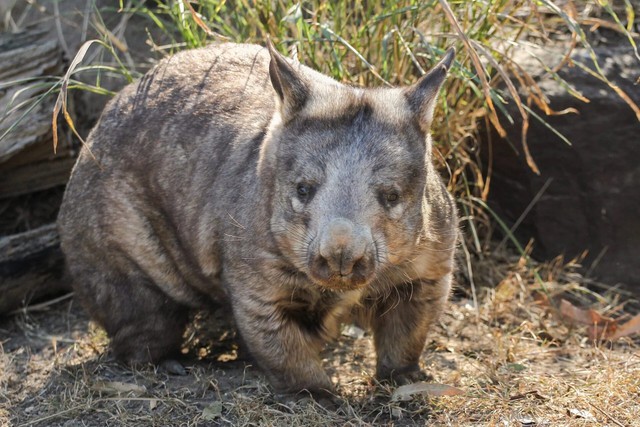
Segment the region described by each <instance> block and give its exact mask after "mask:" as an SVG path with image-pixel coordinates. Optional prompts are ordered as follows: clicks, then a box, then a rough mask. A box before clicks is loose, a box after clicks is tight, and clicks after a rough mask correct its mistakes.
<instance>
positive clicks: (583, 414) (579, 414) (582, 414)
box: [567, 408, 597, 422]
mask: <svg viewBox="0 0 640 427" xmlns="http://www.w3.org/2000/svg"><path fill="white" fill-rule="evenodd" d="M567 413H568V414H569V415H570V416H572V417H574V418H583V419H584V420H585V421H589V422H595V421H597V420H596V417H594V416H593V415H592V414H591V412H589V411H585V410H582V409H575V408H572V409H567Z"/></svg>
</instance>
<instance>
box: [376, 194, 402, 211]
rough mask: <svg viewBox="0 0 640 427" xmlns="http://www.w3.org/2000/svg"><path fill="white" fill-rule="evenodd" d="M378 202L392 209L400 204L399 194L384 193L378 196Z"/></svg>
mask: <svg viewBox="0 0 640 427" xmlns="http://www.w3.org/2000/svg"><path fill="white" fill-rule="evenodd" d="M380 201H381V202H382V204H383V205H384V206H385V207H388V208H392V207H394V206H395V205H397V204H398V203H399V202H400V194H398V192H397V191H393V190H392V191H385V192H382V193H381V194H380Z"/></svg>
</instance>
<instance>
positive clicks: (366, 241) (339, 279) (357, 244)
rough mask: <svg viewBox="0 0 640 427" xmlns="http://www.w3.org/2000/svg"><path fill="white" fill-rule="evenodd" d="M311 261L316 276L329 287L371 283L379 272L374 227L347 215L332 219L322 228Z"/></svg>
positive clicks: (346, 287)
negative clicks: (376, 263) (352, 219)
mask: <svg viewBox="0 0 640 427" xmlns="http://www.w3.org/2000/svg"><path fill="white" fill-rule="evenodd" d="M309 263H310V265H309V269H310V271H311V276H312V278H314V279H316V281H319V282H321V283H322V284H323V285H325V286H328V287H331V288H344V289H350V288H355V287H358V286H361V285H364V284H366V283H368V282H369V281H370V280H371V278H372V277H373V274H374V271H375V244H374V242H373V237H372V236H371V230H370V229H369V228H368V227H363V226H359V225H356V224H354V223H353V222H351V221H349V220H348V219H345V218H336V219H333V220H331V221H330V222H329V223H328V224H327V225H326V226H325V227H323V228H322V229H321V230H320V233H319V244H318V246H317V248H316V250H315V251H314V252H313V253H311V256H310V259H309Z"/></svg>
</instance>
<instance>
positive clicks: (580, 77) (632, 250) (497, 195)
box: [481, 43, 640, 294]
mask: <svg viewBox="0 0 640 427" xmlns="http://www.w3.org/2000/svg"><path fill="white" fill-rule="evenodd" d="M595 52H596V55H597V57H598V61H599V63H600V64H601V66H602V69H603V71H604V74H605V75H606V76H607V78H608V79H610V80H611V81H612V82H614V83H616V84H617V85H618V86H619V87H620V88H621V89H622V90H623V91H624V92H625V93H626V94H627V95H629V97H630V98H632V99H633V100H634V101H635V102H636V103H637V104H640V86H639V85H638V84H636V82H637V79H638V78H639V76H640V60H638V59H637V58H636V57H635V56H634V55H633V51H632V48H631V47H629V46H628V44H626V45H625V44H624V43H620V45H618V46H617V47H598V48H595ZM536 55H539V56H540V57H541V58H542V59H543V61H544V62H545V63H546V64H548V65H549V66H550V67H553V66H555V65H556V64H558V63H560V62H561V60H562V57H563V52H562V51H560V50H559V49H556V50H554V49H544V50H543V49H539V50H538V51H537V52H536ZM572 58H574V59H575V60H579V61H581V62H583V63H585V64H590V60H589V58H588V52H587V51H586V50H584V49H578V50H576V51H574V53H573V54H572ZM518 64H519V65H521V66H522V67H523V68H524V69H526V70H527V71H528V72H529V73H530V74H532V75H533V76H535V77H537V81H538V82H539V84H540V86H541V87H542V89H543V91H544V92H545V93H546V95H547V96H548V98H549V101H550V106H551V108H552V109H554V110H556V111H559V110H563V109H565V108H575V109H576V110H578V112H579V113H578V114H567V115H560V116H550V117H545V120H546V121H547V122H548V123H549V124H550V125H552V126H553V127H554V128H555V129H557V130H558V131H559V132H560V133H562V134H563V135H565V136H566V137H567V139H568V140H569V141H571V142H572V145H571V146H569V145H567V144H566V143H564V142H563V141H562V140H561V139H560V138H559V137H558V136H557V135H555V134H554V133H553V132H551V131H550V130H549V129H548V128H546V127H545V126H544V125H542V124H540V123H539V122H537V121H534V120H533V119H532V121H531V126H530V131H529V134H528V143H529V148H530V150H531V153H532V156H533V158H534V160H535V162H536V163H537V165H538V167H539V168H540V175H536V174H534V173H533V172H532V171H531V170H530V169H529V168H528V167H527V165H526V162H525V160H524V156H523V155H522V153H517V152H516V150H518V151H521V150H520V147H521V143H520V124H519V123H517V124H516V125H514V126H511V127H509V128H508V129H507V131H508V136H507V140H508V141H509V142H510V143H507V141H505V140H500V139H499V138H498V137H497V136H496V135H495V134H494V135H493V141H494V142H493V144H492V151H493V173H492V178H491V191H490V194H489V198H490V200H489V202H490V205H491V206H493V208H494V209H495V210H497V211H498V213H499V214H500V215H501V216H502V217H503V218H504V219H506V220H507V222H508V223H510V224H513V223H514V222H515V221H516V220H517V219H518V218H519V217H520V215H521V214H522V213H523V212H524V211H525V209H526V208H527V206H528V205H529V204H530V202H531V201H532V200H533V199H534V198H535V196H536V194H537V193H538V192H539V190H540V189H541V188H542V187H543V186H544V185H545V183H547V182H548V181H550V182H549V185H548V188H547V189H546V191H545V192H544V193H543V194H542V196H541V197H540V199H539V200H538V201H537V203H536V204H535V206H534V207H533V209H532V210H531V211H530V213H529V214H528V215H527V216H526V217H525V219H524V220H523V222H522V224H521V225H520V226H519V227H518V229H517V233H516V234H517V235H518V236H519V238H520V239H521V241H525V242H526V241H527V240H528V239H530V238H533V239H535V246H534V248H535V249H534V253H533V255H534V257H536V258H542V259H551V258H554V257H556V256H557V255H564V256H565V259H569V258H572V257H575V256H576V255H578V254H580V253H582V252H583V251H584V250H588V256H587V258H586V259H585V261H584V262H583V265H584V266H585V268H586V269H588V270H589V271H590V272H592V273H593V274H594V275H595V276H596V277H597V278H599V279H600V280H601V281H603V282H605V283H607V284H611V285H614V284H616V283H622V284H625V285H627V286H628V287H629V288H633V289H634V290H635V292H637V293H638V294H640V279H639V278H640V262H638V254H637V253H636V251H637V250H638V248H639V247H640V121H639V119H638V118H637V117H636V115H635V113H634V111H633V110H632V109H631V108H630V107H629V105H627V104H626V103H625V102H624V101H623V100H622V99H621V98H620V97H619V96H618V95H617V94H616V93H615V92H614V91H612V90H611V89H610V88H609V87H608V86H607V85H606V84H605V83H603V82H601V81H599V80H597V79H596V78H595V77H592V76H590V75H589V74H587V73H586V72H584V71H583V70H581V69H580V68H579V67H576V66H574V67H565V68H564V69H563V70H562V71H561V75H562V77H563V78H564V79H565V80H566V81H567V82H569V83H570V84H571V86H572V87H573V88H575V89H576V90H577V91H579V92H580V93H582V94H583V95H584V96H586V97H587V98H589V99H590V102H589V103H584V102H581V101H579V100H577V99H576V98H574V97H572V96H571V95H570V94H569V93H568V91H567V90H566V88H564V87H562V86H561V85H560V84H558V83H557V82H556V81H555V80H553V79H551V78H550V77H549V76H548V75H545V74H544V70H543V68H542V67H541V66H540V65H539V63H537V62H534V61H532V60H529V61H527V60H524V59H523V60H518ZM510 111H511V112H512V115H513V117H514V118H515V117H516V116H518V113H517V110H516V108H515V106H511V108H510ZM536 112H537V113H538V114H540V115H542V116H544V114H543V113H541V112H540V111H536ZM503 122H504V123H505V124H506V122H507V121H506V120H503ZM487 144H488V142H487V141H484V142H483V143H482V144H481V149H482V152H483V156H484V157H485V159H484V163H485V164H487V153H488V147H487Z"/></svg>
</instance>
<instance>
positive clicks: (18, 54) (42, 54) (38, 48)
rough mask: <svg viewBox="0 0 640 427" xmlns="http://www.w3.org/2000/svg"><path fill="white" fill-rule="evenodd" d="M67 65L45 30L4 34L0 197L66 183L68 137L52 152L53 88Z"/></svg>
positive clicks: (0, 40) (0, 85)
mask: <svg viewBox="0 0 640 427" xmlns="http://www.w3.org/2000/svg"><path fill="white" fill-rule="evenodd" d="M63 70H64V61H63V57H62V52H61V50H60V47H59V45H58V39H57V38H56V37H52V35H51V32H50V31H49V29H48V28H47V27H46V26H44V27H43V26H32V27H27V28H26V29H24V30H22V31H20V32H18V33H0V199H5V198H9V197H13V196H18V195H22V194H29V193H33V192H35V191H40V190H46V189H49V188H53V187H56V186H59V185H64V184H65V183H66V181H67V179H68V177H69V173H70V171H71V168H72V166H73V155H74V152H73V150H72V147H71V144H70V143H69V141H70V139H69V138H66V135H64V134H61V135H60V136H61V137H62V138H61V141H60V145H59V147H58V153H57V155H54V153H53V144H52V131H51V117H52V112H53V106H54V104H55V98H56V97H55V91H54V92H52V93H48V94H47V93H46V92H47V91H48V90H50V89H51V88H53V87H54V84H55V83H56V79H57V78H59V76H61V75H62V73H63Z"/></svg>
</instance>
